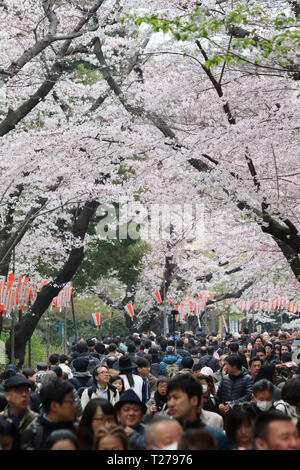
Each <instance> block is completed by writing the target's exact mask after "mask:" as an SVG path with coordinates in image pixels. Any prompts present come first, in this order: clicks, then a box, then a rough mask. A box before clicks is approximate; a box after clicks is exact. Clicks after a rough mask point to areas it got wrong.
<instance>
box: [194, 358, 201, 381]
mask: <svg viewBox="0 0 300 470" xmlns="http://www.w3.org/2000/svg"><path fill="white" fill-rule="evenodd" d="M201 369H202V364H199V362H198V363H197V364H194V366H193V376H194V377H195V378H196V379H197V378H198V377H199V375H201Z"/></svg>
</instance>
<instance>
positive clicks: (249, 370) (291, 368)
mask: <svg viewBox="0 0 300 470" xmlns="http://www.w3.org/2000/svg"><path fill="white" fill-rule="evenodd" d="M299 353H300V332H294V333H288V332H284V331H281V330H279V331H272V332H269V333H267V332H264V333H263V334H258V333H252V334H249V331H248V329H247V328H244V329H243V331H242V332H241V333H240V334H233V335H231V334H225V335H224V336H222V335H218V334H216V333H214V332H212V333H211V334H209V335H207V334H204V333H203V332H202V331H201V330H199V331H197V332H196V333H193V332H185V333H184V334H181V335H179V334H177V336H171V335H170V336H168V337H163V336H156V335H155V334H154V333H152V332H151V334H147V333H141V334H139V333H133V334H132V335H131V336H129V337H124V336H122V335H120V336H116V337H113V338H111V337H107V336H106V337H102V338H101V339H99V338H97V337H94V338H92V339H85V338H83V337H80V338H79V339H78V341H77V342H76V343H73V345H72V346H71V347H70V350H69V353H68V354H67V355H66V354H63V355H59V354H51V355H50V357H49V358H48V362H39V363H38V364H37V365H36V368H35V369H33V368H25V369H23V370H18V367H17V366H16V365H15V364H8V365H6V366H5V369H4V370H3V371H2V372H1V374H0V448H1V449H2V450H114V451H119V450H120V451H121V450H137V451H141V450H143V451H144V450H146V451H147V450H161V451H164V450H188V451H193V450H211V451H212V450H300V434H299V432H300V368H299V363H300V354H299Z"/></svg>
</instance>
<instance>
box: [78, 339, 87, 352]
mask: <svg viewBox="0 0 300 470" xmlns="http://www.w3.org/2000/svg"><path fill="white" fill-rule="evenodd" d="M76 349H77V352H78V353H79V354H83V353H87V352H89V347H88V345H87V343H86V342H85V341H80V342H79V343H77V347H76Z"/></svg>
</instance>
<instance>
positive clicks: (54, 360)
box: [48, 354, 59, 366]
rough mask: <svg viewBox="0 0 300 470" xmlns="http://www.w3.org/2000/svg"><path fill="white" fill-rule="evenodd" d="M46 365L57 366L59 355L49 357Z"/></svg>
mask: <svg viewBox="0 0 300 470" xmlns="http://www.w3.org/2000/svg"><path fill="white" fill-rule="evenodd" d="M48 363H49V365H51V366H58V364H59V354H51V356H49V359H48Z"/></svg>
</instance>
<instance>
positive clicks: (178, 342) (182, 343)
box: [176, 339, 184, 348]
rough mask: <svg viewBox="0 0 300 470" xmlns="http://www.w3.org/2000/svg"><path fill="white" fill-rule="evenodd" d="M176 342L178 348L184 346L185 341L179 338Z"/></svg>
mask: <svg viewBox="0 0 300 470" xmlns="http://www.w3.org/2000/svg"><path fill="white" fill-rule="evenodd" d="M176 344H177V348H183V345H184V341H183V340H182V339H178V340H177V343H176Z"/></svg>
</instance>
